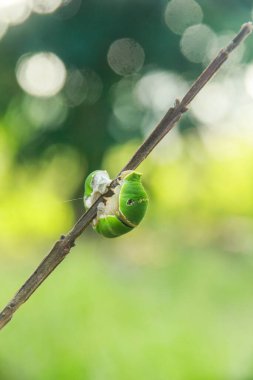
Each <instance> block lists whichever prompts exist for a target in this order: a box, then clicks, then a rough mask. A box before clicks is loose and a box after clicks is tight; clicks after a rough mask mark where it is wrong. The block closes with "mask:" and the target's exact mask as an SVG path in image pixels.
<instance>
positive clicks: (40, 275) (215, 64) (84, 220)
mask: <svg viewBox="0 0 253 380" xmlns="http://www.w3.org/2000/svg"><path fill="white" fill-rule="evenodd" d="M252 30H253V25H252V23H251V22H248V23H246V24H244V25H242V27H241V29H240V31H239V33H238V34H237V35H236V36H235V38H234V39H233V40H232V41H231V42H230V44H229V45H228V46H227V47H226V48H225V49H222V50H221V51H220V52H219V54H218V55H217V57H216V58H215V59H214V60H213V61H212V62H211V63H210V65H209V66H208V67H207V68H206V69H205V70H204V71H203V72H202V74H201V75H200V76H199V77H198V79H197V80H196V81H195V82H194V83H193V85H192V86H191V88H190V89H189V91H188V92H187V93H186V95H185V96H184V98H183V99H182V100H181V102H180V101H179V100H176V101H175V106H174V107H173V108H170V109H169V110H168V112H167V113H166V115H165V116H164V117H163V119H162V120H161V121H160V122H159V124H158V125H157V126H156V128H155V129H154V130H153V132H152V133H151V134H150V135H149V136H148V137H147V139H146V140H145V141H144V143H143V144H142V145H141V146H140V147H139V148H138V150H137V151H136V153H135V154H134V155H133V157H132V158H131V159H130V161H129V162H128V163H127V164H126V165H125V166H124V168H123V169H122V170H121V171H120V173H122V171H124V170H134V169H136V168H137V166H139V165H140V164H141V162H142V161H144V160H145V158H146V157H147V156H148V155H149V154H150V152H151V151H152V150H153V149H154V148H155V147H156V145H157V144H158V143H159V142H160V141H161V140H162V139H163V137H164V136H165V135H166V134H167V133H168V132H169V131H170V130H171V128H172V127H173V126H174V125H175V123H176V122H177V121H178V120H179V119H180V118H181V116H182V115H183V113H184V112H186V111H187V106H188V105H189V104H190V102H191V101H192V100H193V99H194V98H195V96H196V95H197V94H198V93H199V91H200V90H201V89H202V87H203V86H205V84H206V83H207V82H208V81H209V80H210V79H211V78H212V76H213V75H214V74H215V73H216V72H217V71H218V70H219V68H220V67H221V65H222V64H223V63H224V62H225V61H226V60H227V59H228V57H229V54H230V53H231V52H232V51H233V50H234V49H235V48H236V47H237V46H239V44H240V43H241V42H242V41H243V40H244V38H246V37H247V36H248V35H249V34H250V33H251V32H252ZM120 173H119V174H118V176H117V178H116V179H114V180H113V181H112V183H111V186H110V189H109V190H108V193H107V194H106V195H105V196H107V197H108V196H110V195H112V191H111V189H112V188H113V187H115V186H116V184H117V179H118V177H119V175H120ZM102 200H103V197H102V196H101V197H100V198H99V199H98V200H97V201H96V202H95V203H94V204H93V205H92V206H91V208H90V209H89V210H88V211H87V212H86V213H85V214H83V215H82V216H81V218H80V219H79V220H78V221H77V223H76V224H75V225H74V227H73V228H72V230H71V231H70V232H69V233H68V234H67V235H66V236H62V237H61V238H60V239H59V240H58V241H57V242H56V243H55V244H54V246H53V248H52V249H51V251H50V252H49V254H48V255H47V256H46V257H45V258H44V260H43V261H42V262H41V263H40V264H39V266H38V267H37V269H36V270H35V272H34V273H33V274H32V275H31V276H30V277H29V278H28V280H27V281H26V282H25V283H24V284H23V285H22V287H21V288H20V289H19V290H18V292H17V293H16V295H15V296H14V297H13V299H12V300H11V301H10V302H9V303H8V304H7V305H6V306H5V308H4V309H3V310H2V312H1V313H0V329H2V328H3V327H4V326H5V325H6V324H7V323H8V322H9V321H10V320H11V318H12V316H13V314H14V313H15V311H16V310H17V309H18V308H19V307H20V306H21V305H22V304H23V303H24V302H25V301H26V300H28V298H29V297H30V296H31V295H32V294H33V292H34V291H35V290H36V289H37V288H38V287H39V285H40V284H41V283H42V282H44V281H45V279H46V278H47V277H48V276H49V275H50V273H51V272H52V271H53V270H54V269H55V268H56V267H57V266H58V265H59V264H60V263H61V262H62V260H63V259H64V258H65V256H66V255H67V254H68V253H69V252H70V250H71V248H72V247H73V246H74V245H75V240H76V239H77V238H78V236H80V235H81V233H82V232H83V231H84V230H85V228H86V227H87V226H88V225H89V223H90V222H91V221H92V219H94V217H95V216H96V213H97V205H98V203H99V202H101V201H102Z"/></svg>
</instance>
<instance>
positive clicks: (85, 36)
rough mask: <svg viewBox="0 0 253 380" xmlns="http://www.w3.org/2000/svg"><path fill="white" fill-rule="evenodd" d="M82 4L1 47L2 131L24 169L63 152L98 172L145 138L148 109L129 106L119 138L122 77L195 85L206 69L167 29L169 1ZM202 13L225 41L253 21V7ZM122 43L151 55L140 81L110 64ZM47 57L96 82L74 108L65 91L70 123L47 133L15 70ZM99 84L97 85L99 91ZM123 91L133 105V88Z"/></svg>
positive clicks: (14, 31)
mask: <svg viewBox="0 0 253 380" xmlns="http://www.w3.org/2000/svg"><path fill="white" fill-rule="evenodd" d="M173 1H174V0H173ZM181 2H182V0H181ZM73 3H75V1H73ZM77 3H80V4H78V9H77V10H76V11H75V12H72V10H71V6H70V10H69V13H68V9H67V8H68V6H65V7H61V8H59V9H58V10H57V11H56V12H54V13H52V14H49V15H41V14H32V15H31V16H30V17H29V19H27V20H26V21H25V22H24V23H22V24H20V25H15V26H12V27H10V28H9V30H8V32H7V33H6V35H5V36H4V37H3V38H2V40H1V41H0V56H1V60H0V83H1V91H0V115H1V118H2V122H1V124H0V126H1V128H3V129H5V130H6V133H7V135H8V136H9V137H8V138H9V139H10V140H12V141H14V142H13V146H14V147H15V149H14V153H15V154H14V156H15V158H16V162H19V163H22V162H24V161H26V160H34V159H40V158H41V157H42V156H43V155H44V153H45V152H46V151H47V150H48V149H49V148H52V147H54V146H56V147H57V149H61V147H71V148H73V149H74V150H75V151H77V152H78V154H79V157H80V158H81V161H82V159H83V161H85V162H86V166H87V167H88V168H89V170H92V169H95V168H98V167H100V165H101V160H102V158H103V156H104V154H105V152H106V151H107V149H108V148H109V147H111V146H112V145H113V144H115V142H117V143H118V142H120V143H121V142H124V141H128V140H130V139H136V138H137V139H141V138H142V137H143V130H142V129H141V128H140V126H141V124H143V123H144V124H145V119H144V118H145V117H147V116H149V111H148V110H147V109H145V108H143V107H140V106H138V105H136V104H130V106H129V104H128V106H127V111H126V112H127V113H128V116H129V126H128V125H127V122H128V120H126V125H125V127H124V128H122V129H121V130H120V133H118V129H117V128H118V124H119V120H118V119H117V118H116V117H115V115H114V114H113V103H114V102H115V101H117V100H118V92H117V91H116V92H114V87H115V84H116V83H118V82H119V81H120V80H121V79H122V77H123V78H125V79H127V80H129V81H130V82H131V80H132V81H133V82H134V83H135V82H136V80H137V79H138V78H140V77H141V76H142V75H144V74H145V73H146V72H148V71H149V70H151V69H153V68H154V69H160V70H169V71H171V72H178V73H179V74H180V75H181V76H182V77H183V78H186V79H189V80H192V79H193V78H194V77H196V74H198V73H199V72H200V64H196V63H193V62H190V61H189V60H188V59H186V57H185V56H184V55H183V54H182V52H181V51H180V38H181V36H180V35H177V34H174V33H173V32H172V31H171V30H170V29H169V28H168V26H167V25H166V22H165V20H164V12H165V8H166V6H167V4H168V2H167V1H165V0H160V1H157V0H145V1H144V0H134V1H133V0H131V1H129V0H128V1H124V0H122V1H116V0H108V1H102V2H101V1H98V0H83V1H81V2H77ZM199 5H200V6H201V7H202V11H203V15H204V18H203V22H204V23H205V24H206V25H208V26H210V27H211V28H212V30H213V31H214V32H216V33H217V34H220V33H222V32H226V31H228V30H229V31H231V30H232V31H233V30H237V29H238V26H239V25H240V24H241V23H243V22H245V21H247V20H248V19H249V17H248V15H249V13H250V11H251V6H252V1H251V0H242V1H237V0H220V1H214V0H202V1H199ZM72 7H74V6H72ZM71 12H72V13H73V14H72V13H71ZM122 38H130V39H133V40H135V41H137V42H138V43H139V44H140V46H141V47H142V48H143V50H144V53H145V62H144V66H143V67H142V68H141V69H140V70H139V71H138V70H137V71H138V72H136V73H135V74H133V75H128V76H124V75H123V76H120V75H118V74H117V73H115V71H113V70H112V69H111V67H110V66H109V64H108V60H107V54H108V50H109V47H110V45H111V44H112V43H113V42H114V41H115V40H117V39H122ZM251 43H252V41H251ZM43 51H45V52H52V53H55V54H56V55H57V56H58V57H59V58H60V59H61V60H62V61H63V63H64V64H65V66H66V69H67V70H68V72H71V70H79V71H80V72H81V73H84V72H85V73H86V77H85V78H86V79H85V80H86V81H87V80H88V81H89V80H90V81H91V84H89V83H86V85H87V86H86V87H85V86H84V87H85V90H83V91H84V92H85V91H86V98H85V97H84V98H85V99H81V100H80V101H79V100H78V101H77V102H75V101H74V104H73V102H72V104H71V102H69V99H68V93H67V92H68V91H67V90H66V88H63V90H62V92H61V93H62V94H63V97H62V98H61V99H60V100H61V102H63V106H62V107H63V108H62V110H61V108H60V111H59V113H60V114H61V113H62V115H63V114H64V113H65V114H64V115H65V116H64V117H62V119H61V120H58V119H59V115H58V116H57V117H58V119H57V117H56V121H57V122H55V118H53V120H51V121H50V120H49V122H48V123H47V124H46V126H44V125H43V123H42V127H41V125H40V126H39V127H36V126H35V125H34V117H35V119H36V118H37V117H38V112H36V107H35V108H34V109H35V111H34V110H32V111H31V112H32V118H31V117H29V112H30V111H28V113H27V112H24V109H26V105H27V104H28V106H29V107H30V103H29V102H30V101H31V99H30V98H31V97H30V98H29V96H28V95H26V94H25V92H24V91H23V90H22V89H21V88H20V86H19V85H18V83H17V79H16V76H15V68H16V67H17V64H18V61H19V59H20V57H22V56H23V55H25V54H33V53H39V52H43ZM252 54H253V53H252V52H251V50H250V49H248V51H247V57H246V59H248V60H249V58H250V56H252ZM87 78H88V79H87ZM92 78H93V79H94V78H95V82H96V83H95V88H93V87H94V86H93V83H94V81H93V82H92ZM125 79H123V80H125ZM72 80H74V82H73V83H74V85H75V86H76V88H77V89H76V91H81V92H82V88H81V89H78V83H79V81H78V77H77V78H74V79H73V78H72ZM66 83H68V82H66ZM79 84H80V83H79ZM92 86H93V87H92ZM65 87H66V86H65ZM87 88H88V90H87ZM76 91H74V95H75V94H76V93H77V92H76ZM87 91H88V94H87ZM94 91H95V94H94ZM96 91H97V92H96ZM122 91H123V94H124V95H125V96H126V97H127V96H128V92H129V86H128V87H127V86H126V88H123V90H122ZM72 95H73V94H72ZM39 100H41V102H42V101H43V99H41V98H39ZM129 102H130V103H131V99H130V101H129ZM75 103H76V104H75ZM29 107H28V108H29ZM43 110H44V111H43V112H44V114H46V113H47V112H49V111H47V110H48V108H47V104H45V107H44V108H43ZM31 112H30V114H31ZM34 112H35V116H34ZM27 114H28V116H27ZM191 123H192V121H190V122H186V123H185V122H183V123H182V128H181V129H184V124H185V128H188V127H189V124H191ZM35 124H36V123H35ZM195 124H196V121H195V122H194V123H193V125H195ZM112 130H113V133H112Z"/></svg>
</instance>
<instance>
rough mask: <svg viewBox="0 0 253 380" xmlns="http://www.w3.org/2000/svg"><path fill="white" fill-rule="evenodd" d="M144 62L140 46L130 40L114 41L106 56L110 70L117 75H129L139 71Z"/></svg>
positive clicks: (143, 54)
mask: <svg viewBox="0 0 253 380" xmlns="http://www.w3.org/2000/svg"><path fill="white" fill-rule="evenodd" d="M144 60H145V53H144V50H143V48H142V46H141V45H140V44H139V43H138V42H137V41H135V40H133V39H131V38H122V39H119V40H116V41H114V42H113V43H112V44H111V46H110V48H109V50H108V54H107V61H108V64H109V66H110V67H111V69H112V70H113V71H114V72H115V73H116V74H119V75H130V74H133V73H135V72H137V71H139V70H140V69H141V68H142V66H143V64H144Z"/></svg>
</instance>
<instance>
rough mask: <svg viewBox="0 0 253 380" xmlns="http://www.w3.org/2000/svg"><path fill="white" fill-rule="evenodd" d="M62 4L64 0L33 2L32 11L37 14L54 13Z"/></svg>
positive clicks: (37, 0)
mask: <svg viewBox="0 0 253 380" xmlns="http://www.w3.org/2000/svg"><path fill="white" fill-rule="evenodd" d="M61 4H62V0H32V9H33V11H34V12H36V13H41V14H47V13H52V12H54V11H55V10H56V9H57V8H59V6H60V5H61Z"/></svg>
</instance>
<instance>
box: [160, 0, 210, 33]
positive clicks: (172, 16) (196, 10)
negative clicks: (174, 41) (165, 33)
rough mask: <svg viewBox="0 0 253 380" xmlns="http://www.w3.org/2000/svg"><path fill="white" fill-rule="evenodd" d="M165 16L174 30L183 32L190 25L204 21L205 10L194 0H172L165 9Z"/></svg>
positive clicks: (168, 24)
mask: <svg viewBox="0 0 253 380" xmlns="http://www.w3.org/2000/svg"><path fill="white" fill-rule="evenodd" d="M164 18H165V22H166V24H167V26H168V27H169V28H170V29H171V31H172V32H174V33H176V34H182V33H183V32H184V30H185V29H186V28H188V27H189V26H191V25H194V24H200V23H201V22H202V19H203V12H202V9H201V7H200V5H199V4H198V3H197V2H196V1H194V0H171V1H170V2H169V3H168V5H167V7H166V9H165V13H164Z"/></svg>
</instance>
